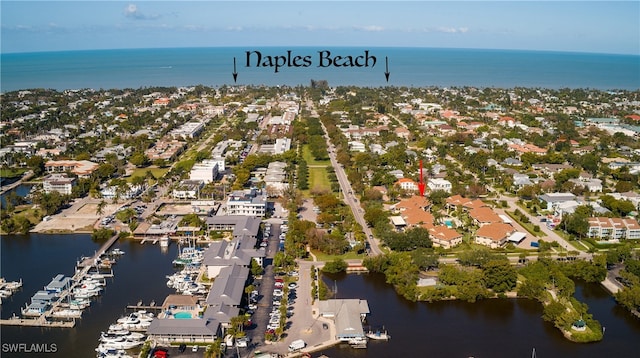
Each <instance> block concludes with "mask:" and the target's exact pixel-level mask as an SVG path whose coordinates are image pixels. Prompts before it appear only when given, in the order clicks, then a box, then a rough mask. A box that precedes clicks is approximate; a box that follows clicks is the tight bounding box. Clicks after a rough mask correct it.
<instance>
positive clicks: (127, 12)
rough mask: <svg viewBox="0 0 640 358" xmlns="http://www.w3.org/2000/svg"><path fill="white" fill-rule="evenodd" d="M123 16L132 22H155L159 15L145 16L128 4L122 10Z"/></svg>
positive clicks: (136, 7)
mask: <svg viewBox="0 0 640 358" xmlns="http://www.w3.org/2000/svg"><path fill="white" fill-rule="evenodd" d="M124 16H125V17H128V18H130V19H134V20H155V19H157V18H159V17H160V15H146V14H143V13H142V12H141V11H140V10H139V9H138V6H137V5H136V4H129V5H127V7H125V8H124Z"/></svg>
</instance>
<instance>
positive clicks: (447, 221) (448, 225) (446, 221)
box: [444, 220, 453, 229]
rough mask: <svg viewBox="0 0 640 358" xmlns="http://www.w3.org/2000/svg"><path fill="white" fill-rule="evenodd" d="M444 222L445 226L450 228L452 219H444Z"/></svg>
mask: <svg viewBox="0 0 640 358" xmlns="http://www.w3.org/2000/svg"><path fill="white" fill-rule="evenodd" d="M444 224H445V225H447V227H448V228H449V229H451V228H452V227H453V221H451V220H445V221H444Z"/></svg>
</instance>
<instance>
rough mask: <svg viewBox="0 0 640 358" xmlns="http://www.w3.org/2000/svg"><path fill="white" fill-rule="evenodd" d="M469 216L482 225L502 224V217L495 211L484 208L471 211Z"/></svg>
mask: <svg viewBox="0 0 640 358" xmlns="http://www.w3.org/2000/svg"><path fill="white" fill-rule="evenodd" d="M469 216H471V218H473V219H474V220H476V221H478V222H481V223H498V222H502V219H500V216H498V214H496V212H495V211H493V209H491V208H489V207H486V206H483V207H476V208H473V209H471V210H469Z"/></svg>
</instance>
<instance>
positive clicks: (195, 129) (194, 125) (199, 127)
mask: <svg viewBox="0 0 640 358" xmlns="http://www.w3.org/2000/svg"><path fill="white" fill-rule="evenodd" d="M203 130H204V124H203V123H201V122H187V123H185V124H183V125H181V126H180V127H178V128H176V129H174V130H172V131H171V132H170V133H169V135H171V136H173V137H174V138H179V137H183V138H195V137H197V136H198V135H200V133H201V132H202V131H203Z"/></svg>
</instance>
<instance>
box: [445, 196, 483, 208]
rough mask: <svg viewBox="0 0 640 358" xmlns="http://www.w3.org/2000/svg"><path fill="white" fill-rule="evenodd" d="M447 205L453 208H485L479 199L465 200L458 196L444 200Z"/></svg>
mask: <svg viewBox="0 0 640 358" xmlns="http://www.w3.org/2000/svg"><path fill="white" fill-rule="evenodd" d="M446 202H447V204H448V205H453V206H463V207H465V208H466V209H473V208H480V207H483V206H486V205H485V204H484V203H483V202H482V200H479V199H467V198H464V197H462V196H461V195H460V194H456V195H454V196H450V197H448V198H447V200H446Z"/></svg>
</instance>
